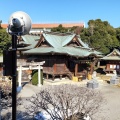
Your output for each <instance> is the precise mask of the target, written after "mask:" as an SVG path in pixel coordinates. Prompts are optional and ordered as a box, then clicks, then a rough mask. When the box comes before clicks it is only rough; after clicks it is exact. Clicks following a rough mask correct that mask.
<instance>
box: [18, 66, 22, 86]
mask: <svg viewBox="0 0 120 120" xmlns="http://www.w3.org/2000/svg"><path fill="white" fill-rule="evenodd" d="M21 78H22V66H21V65H20V69H19V73H18V83H19V84H18V86H19V87H21Z"/></svg>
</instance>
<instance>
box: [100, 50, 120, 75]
mask: <svg viewBox="0 0 120 120" xmlns="http://www.w3.org/2000/svg"><path fill="white" fill-rule="evenodd" d="M101 60H102V61H105V62H106V67H105V69H104V72H105V73H106V74H114V71H115V70H116V72H117V74H120V51H119V50H118V49H114V50H113V51H112V52H111V53H109V54H107V55H106V56H104V57H103V58H101Z"/></svg>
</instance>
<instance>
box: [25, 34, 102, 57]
mask: <svg viewBox="0 0 120 120" xmlns="http://www.w3.org/2000/svg"><path fill="white" fill-rule="evenodd" d="M42 37H44V39H45V40H46V41H47V43H49V44H50V46H49V47H43V46H37V47H36V48H32V49H29V50H26V51H24V52H23V54H49V53H51V54H66V55H70V56H75V57H87V56H90V55H94V56H98V57H101V55H100V54H101V53H100V52H97V51H95V50H93V49H91V48H88V46H87V45H86V44H84V43H83V42H82V41H81V39H80V37H79V36H76V34H63V33H62V34H60V33H59V34H53V33H43V36H42ZM74 37H77V38H76V40H77V41H78V42H79V46H69V45H68V44H69V43H70V42H72V40H73V38H74ZM40 40H41V39H40ZM40 40H39V41H40ZM39 41H38V42H39Z"/></svg>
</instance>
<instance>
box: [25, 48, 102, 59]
mask: <svg viewBox="0 0 120 120" xmlns="http://www.w3.org/2000/svg"><path fill="white" fill-rule="evenodd" d="M23 54H26V55H27V54H29V55H30V54H31V55H40V54H42V55H43V54H63V55H69V56H74V57H78V58H79V57H82V58H83V57H88V56H95V57H99V58H100V57H102V56H101V55H99V54H98V52H96V51H89V50H87V49H80V48H75V47H62V48H53V47H49V48H44V47H40V48H34V49H30V50H27V51H24V52H23Z"/></svg>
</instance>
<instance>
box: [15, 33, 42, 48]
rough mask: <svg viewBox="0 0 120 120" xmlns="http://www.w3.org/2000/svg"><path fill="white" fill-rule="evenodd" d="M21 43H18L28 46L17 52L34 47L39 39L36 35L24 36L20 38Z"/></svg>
mask: <svg viewBox="0 0 120 120" xmlns="http://www.w3.org/2000/svg"><path fill="white" fill-rule="evenodd" d="M22 39H23V41H21V42H19V44H27V45H29V46H27V47H23V48H17V49H18V50H28V49H32V48H34V47H35V45H36V44H37V42H38V40H39V39H40V36H36V35H24V36H22Z"/></svg>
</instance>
